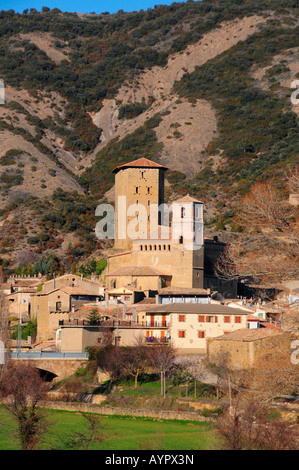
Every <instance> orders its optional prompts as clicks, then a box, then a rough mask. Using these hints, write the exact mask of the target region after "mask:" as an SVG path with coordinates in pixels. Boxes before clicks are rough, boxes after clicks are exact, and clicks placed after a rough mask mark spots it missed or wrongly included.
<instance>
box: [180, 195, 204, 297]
mask: <svg viewBox="0 0 299 470" xmlns="http://www.w3.org/2000/svg"><path fill="white" fill-rule="evenodd" d="M172 211H173V219H172V251H173V253H176V260H177V261H178V262H177V265H176V266H174V267H173V270H172V272H173V280H174V283H175V285H176V286H182V287H198V288H202V287H203V282H204V222H203V203H202V202H201V201H199V200H198V199H195V198H193V197H191V196H189V195H187V196H184V197H183V198H181V199H178V200H176V201H174V202H173V203H172Z"/></svg>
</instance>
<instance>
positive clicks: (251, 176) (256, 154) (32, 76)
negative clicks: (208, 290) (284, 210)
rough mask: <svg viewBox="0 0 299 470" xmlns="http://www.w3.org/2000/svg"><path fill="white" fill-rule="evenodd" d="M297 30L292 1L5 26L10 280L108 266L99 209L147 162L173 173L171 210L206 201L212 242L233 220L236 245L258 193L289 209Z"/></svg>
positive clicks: (3, 122) (39, 16)
mask: <svg viewBox="0 0 299 470" xmlns="http://www.w3.org/2000/svg"><path fill="white" fill-rule="evenodd" d="M298 26H299V22H298V8H297V2H296V1H292V0H286V1H284V2H281V1H278V0H253V1H250V2H247V1H244V2H243V1H241V2H240V1H238V2H237V1H231V0H221V1H218V2H213V1H211V0H206V1H202V2H193V1H188V2H187V3H174V4H172V5H171V6H169V7H168V6H158V7H155V8H154V9H149V10H147V11H140V12H132V13H123V12H118V13H117V14H115V15H109V14H106V13H103V14H101V15H95V14H89V15H77V14H74V13H63V12H61V11H60V10H58V9H53V10H50V11H42V12H37V11H36V10H34V9H32V10H30V11H25V12H24V13H23V14H22V15H20V14H16V13H14V12H13V11H12V10H10V11H7V12H4V11H2V12H0V78H1V80H3V82H4V84H5V100H6V101H5V104H4V105H1V106H0V139H1V140H0V189H1V196H2V198H1V204H0V209H1V220H0V226H1V230H2V244H1V253H0V257H1V260H2V261H1V264H2V266H3V267H4V269H5V271H6V272H8V271H9V270H10V269H15V268H16V267H18V266H19V269H20V266H24V267H26V266H28V265H33V264H34V263H37V262H38V260H39V259H40V258H41V257H46V256H48V255H49V254H50V253H52V254H54V255H55V256H57V257H58V260H59V262H61V264H62V265H63V266H64V268H65V269H73V270H76V269H78V268H79V266H80V265H81V264H82V263H85V262H86V260H87V259H88V258H89V259H91V258H93V257H101V256H103V255H104V254H105V249H106V248H107V244H106V243H103V242H101V241H97V240H96V239H95V235H94V227H95V224H96V218H95V215H94V210H95V207H96V206H97V204H98V203H99V202H100V201H101V200H102V199H103V198H105V199H108V200H109V201H113V175H112V174H111V170H112V168H114V167H115V166H116V165H118V164H120V163H122V162H126V161H128V160H131V159H135V158H139V157H142V156H146V157H148V158H151V159H153V160H156V161H159V162H160V163H163V164H165V165H167V166H168V168H169V171H168V173H167V180H168V183H167V191H166V197H167V199H168V200H172V199H173V198H175V197H176V196H177V195H181V194H186V193H190V194H193V195H194V196H197V197H200V198H201V199H203V201H204V202H205V209H206V212H205V219H206V223H207V228H208V229H210V230H212V231H213V230H214V229H215V226H216V223H217V220H218V219H219V216H221V217H222V218H223V220H224V222H225V225H226V228H227V231H228V232H229V230H230V228H231V227H233V218H234V216H235V213H236V207H237V201H238V200H239V198H240V196H242V195H243V194H245V193H246V192H248V191H249V189H250V187H251V186H252V184H254V183H255V182H257V181H265V180H268V181H270V180H271V181H272V182H273V183H274V184H275V185H276V186H277V187H278V188H279V189H280V190H281V191H282V192H283V194H284V195H285V197H287V188H286V187H284V183H283V181H284V177H285V172H286V171H289V169H290V168H292V167H293V166H294V165H295V163H296V162H297V160H298V144H299V142H298V109H299V108H298V106H296V105H293V104H292V103H291V99H290V96H291V93H292V91H293V90H291V83H292V81H294V80H296V78H297V79H298V73H299V58H298V49H299V40H298V38H299V34H298ZM108 247H109V244H108ZM103 250H104V251H103ZM24 272H26V268H24Z"/></svg>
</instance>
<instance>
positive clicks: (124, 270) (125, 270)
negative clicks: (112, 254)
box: [107, 265, 170, 276]
mask: <svg viewBox="0 0 299 470" xmlns="http://www.w3.org/2000/svg"><path fill="white" fill-rule="evenodd" d="M169 275H170V274H169V273H163V272H161V271H158V270H157V269H155V268H153V267H152V266H132V265H129V266H119V267H118V268H117V269H115V271H112V272H111V273H108V274H107V276H169Z"/></svg>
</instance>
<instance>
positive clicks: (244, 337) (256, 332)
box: [215, 328, 281, 341]
mask: <svg viewBox="0 0 299 470" xmlns="http://www.w3.org/2000/svg"><path fill="white" fill-rule="evenodd" d="M279 334H281V333H280V332H279V331H277V330H272V329H271V330H268V329H264V328H255V329H250V328H242V329H240V330H236V331H233V332H232V333H228V334H226V335H223V336H218V337H217V338H215V339H216V340H220V341H257V340H259V339H263V338H268V337H269V336H275V335H279Z"/></svg>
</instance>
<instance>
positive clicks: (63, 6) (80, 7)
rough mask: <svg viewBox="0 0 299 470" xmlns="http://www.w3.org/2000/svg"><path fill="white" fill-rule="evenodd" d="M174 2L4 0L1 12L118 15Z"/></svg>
mask: <svg viewBox="0 0 299 470" xmlns="http://www.w3.org/2000/svg"><path fill="white" fill-rule="evenodd" d="M173 1H174V0H164V1H161V2H159V1H155V0H139V1H138V0H111V1H107V0H86V1H82V0H80V1H79V0H2V1H1V3H0V9H1V10H9V9H13V10H15V11H16V12H18V13H23V11H24V10H25V8H36V9H37V10H38V11H40V10H41V9H42V7H43V6H47V7H49V8H51V9H52V8H59V9H60V10H62V11H70V12H77V13H91V12H93V11H94V12H95V13H102V12H104V11H108V12H109V13H116V12H117V11H118V10H124V11H126V12H128V11H139V10H146V9H147V8H153V7H154V6H155V5H160V4H161V5H170V4H171V3H173Z"/></svg>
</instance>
